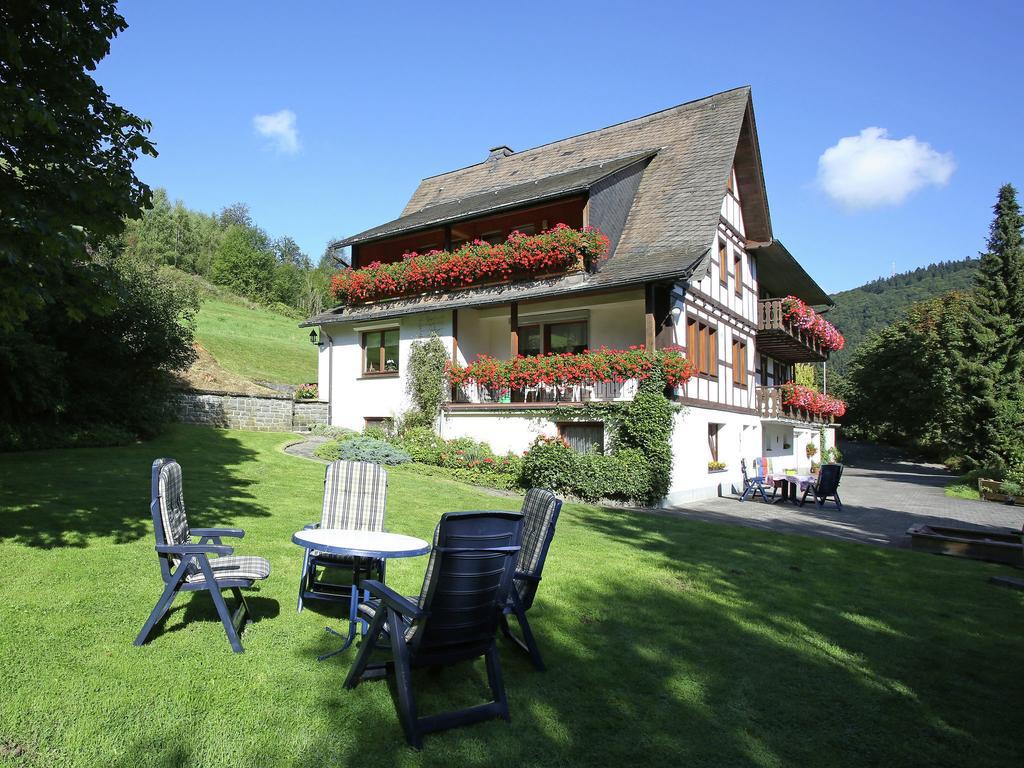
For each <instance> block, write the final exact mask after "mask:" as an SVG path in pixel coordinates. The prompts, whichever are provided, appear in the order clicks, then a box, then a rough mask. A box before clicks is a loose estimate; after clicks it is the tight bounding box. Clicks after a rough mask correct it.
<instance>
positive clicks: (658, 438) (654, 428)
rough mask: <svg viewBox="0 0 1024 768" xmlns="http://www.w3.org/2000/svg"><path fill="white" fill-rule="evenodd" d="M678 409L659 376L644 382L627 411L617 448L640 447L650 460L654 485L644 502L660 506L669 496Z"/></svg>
mask: <svg viewBox="0 0 1024 768" xmlns="http://www.w3.org/2000/svg"><path fill="white" fill-rule="evenodd" d="M676 410H677V406H676V405H675V404H673V403H671V402H670V401H669V400H668V398H666V397H665V380H664V377H663V376H662V375H661V374H660V373H659V374H652V375H651V377H650V378H649V379H646V380H644V381H642V382H640V386H639V388H638V390H637V394H636V397H634V398H633V400H632V401H631V402H629V403H627V404H626V406H625V407H624V408H623V412H622V417H621V419H620V420H619V422H618V429H617V439H616V444H617V447H620V448H636V449H637V450H639V451H640V452H641V453H642V454H643V455H644V457H645V458H646V459H647V466H648V468H649V472H648V475H649V477H650V486H649V488H648V489H647V493H646V494H645V495H644V498H643V500H644V501H646V502H647V503H649V504H656V503H657V502H659V501H660V500H661V499H662V498H663V497H664V496H665V494H667V493H668V489H669V484H670V482H671V479H672V427H673V423H672V421H673V418H672V417H673V414H674V413H675V412H676Z"/></svg>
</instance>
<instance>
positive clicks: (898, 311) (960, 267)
mask: <svg viewBox="0 0 1024 768" xmlns="http://www.w3.org/2000/svg"><path fill="white" fill-rule="evenodd" d="M978 263H979V260H978V259H975V258H967V259H963V260H962V261H942V262H939V263H938V264H929V265H928V266H927V267H918V268H917V269H915V270H914V271H912V272H903V273H901V274H898V275H894V276H893V277H886V278H879V279H878V280H873V281H871V282H870V283H866V284H865V285H862V286H860V287H859V288H853V289H851V290H849V291H840V292H839V293H835V294H833V295H832V298H833V299H835V302H836V307H835V309H833V310H832V311H831V312H829V313H828V319H829V320H830V321H831V322H832V323H833V324H835V325H836V326H837V327H838V328H839V330H841V331H842V332H843V335H844V336H845V337H846V348H845V349H843V350H842V351H840V352H837V353H834V354H833V355H832V357H831V359H830V368H834V370H835V371H836V373H844V372H845V370H846V364H847V362H848V361H849V359H850V355H851V353H852V352H853V350H855V349H856V348H857V346H858V345H859V344H860V343H861V341H863V340H864V337H865V336H867V335H868V334H869V333H870V332H871V331H876V330H880V329H882V328H884V327H885V326H887V325H889V324H890V323H893V322H895V321H896V320H898V319H899V318H900V317H901V316H902V315H903V313H904V312H906V310H907V309H908V308H909V307H910V305H911V304H913V303H914V302H916V301H922V300H924V299H931V298H935V297H936V296H940V295H942V294H943V293H946V292H947V291H953V290H963V289H967V288H970V286H971V281H972V280H973V278H974V273H975V271H976V270H977V268H978Z"/></svg>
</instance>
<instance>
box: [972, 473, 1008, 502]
mask: <svg viewBox="0 0 1024 768" xmlns="http://www.w3.org/2000/svg"><path fill="white" fill-rule="evenodd" d="M1002 485H1003V484H1002V482H1000V481H999V480H985V479H982V478H979V479H978V493H980V494H981V498H983V499H984V500H985V501H1001V502H1004V503H1005V502H1006V500H1007V499H1008V498H1009V497H1008V496H1007V495H1006V494H1005V493H1003V492H1002V491H1001V490H999V489H1000V488H1001V487H1002Z"/></svg>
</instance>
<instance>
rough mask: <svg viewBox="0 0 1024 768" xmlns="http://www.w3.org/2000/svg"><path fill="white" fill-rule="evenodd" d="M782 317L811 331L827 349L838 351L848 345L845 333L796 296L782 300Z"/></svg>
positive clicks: (802, 328)
mask: <svg viewBox="0 0 1024 768" xmlns="http://www.w3.org/2000/svg"><path fill="white" fill-rule="evenodd" d="M782 317H783V318H784V319H785V320H786V321H788V322H789V323H791V324H793V325H795V326H796V327H797V328H800V329H801V330H804V331H807V332H808V333H810V334H811V336H813V337H814V338H816V339H817V340H818V341H819V342H820V343H821V346H823V347H824V348H825V349H828V350H830V351H832V352H838V351H839V350H840V349H842V348H843V347H845V346H846V339H844V338H843V334H841V333H840V332H839V330H838V329H837V328H836V327H835V326H834V325H832V323H830V322H829V321H828V320H826V319H825V318H823V317H822V316H821V315H819V314H818V313H817V312H815V311H814V310H813V309H811V308H810V307H809V306H807V305H806V304H805V303H804V302H802V301H801V300H800V299H798V298H797V297H796V296H787V297H786V298H784V299H783V300H782Z"/></svg>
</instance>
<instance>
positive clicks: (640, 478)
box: [522, 437, 651, 503]
mask: <svg viewBox="0 0 1024 768" xmlns="http://www.w3.org/2000/svg"><path fill="white" fill-rule="evenodd" d="M522 478H523V479H522V482H523V485H524V486H525V487H527V488H550V489H551V490H553V491H555V492H556V493H567V494H571V495H573V496H576V497H577V498H579V499H582V500H583V501H598V500H600V499H618V500H621V501H630V502H637V503H644V502H645V501H646V499H647V496H648V493H649V492H650V487H651V467H650V463H649V462H648V460H647V457H646V456H644V454H643V452H641V451H639V450H638V449H636V448H621V449H619V450H617V451H616V452H615V453H611V454H600V453H582V454H581V453H575V452H574V451H573V450H572V449H571V448H569V446H568V445H567V444H566V443H565V441H564V440H562V438H558V437H554V438H552V437H539V438H537V439H536V440H535V441H534V443H533V445H532V446H531V447H530V450H529V451H527V454H526V458H525V459H523V469H522Z"/></svg>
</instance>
